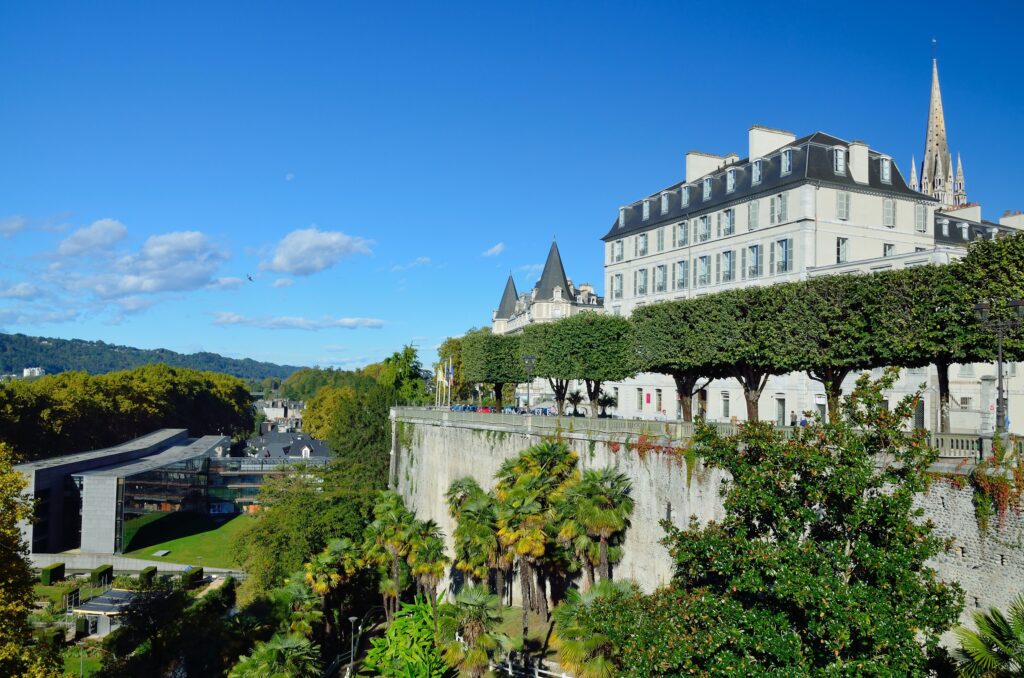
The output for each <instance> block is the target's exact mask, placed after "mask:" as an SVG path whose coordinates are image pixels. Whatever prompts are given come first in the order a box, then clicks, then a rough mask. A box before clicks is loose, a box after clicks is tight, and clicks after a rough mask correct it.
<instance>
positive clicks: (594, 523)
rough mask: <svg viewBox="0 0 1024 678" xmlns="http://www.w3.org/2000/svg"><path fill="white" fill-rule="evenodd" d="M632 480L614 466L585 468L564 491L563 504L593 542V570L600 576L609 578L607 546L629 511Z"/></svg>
mask: <svg viewBox="0 0 1024 678" xmlns="http://www.w3.org/2000/svg"><path fill="white" fill-rule="evenodd" d="M631 493H632V483H631V482H630V480H629V477H628V476H627V475H626V474H624V473H619V472H618V471H616V470H615V469H614V468H610V467H605V468H600V469H596V470H594V469H587V470H585V471H583V476H582V478H581V479H580V482H579V483H577V484H575V485H573V486H572V487H570V488H569V489H568V490H567V492H566V494H565V504H566V505H567V506H569V507H571V508H570V509H569V510H570V511H571V512H572V513H573V514H575V516H576V518H575V519H576V520H577V521H578V522H579V524H580V525H581V526H582V527H583V529H585V530H586V532H587V535H588V536H589V537H590V538H591V539H593V540H594V541H596V542H597V547H598V567H597V572H598V575H599V576H600V577H601V579H602V580H604V581H607V580H610V579H611V562H612V559H611V558H610V557H609V550H610V549H611V548H612V547H613V546H614V542H613V539H614V538H615V537H621V536H622V535H624V534H625V531H626V529H627V528H628V527H629V524H630V522H629V517H630V515H632V513H633V497H632V496H631Z"/></svg>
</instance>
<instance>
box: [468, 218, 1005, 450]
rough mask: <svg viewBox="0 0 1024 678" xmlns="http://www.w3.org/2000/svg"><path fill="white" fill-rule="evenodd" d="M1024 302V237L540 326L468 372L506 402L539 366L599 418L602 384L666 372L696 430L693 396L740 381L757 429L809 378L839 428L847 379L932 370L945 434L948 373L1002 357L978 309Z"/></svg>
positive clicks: (482, 345) (505, 341)
mask: <svg viewBox="0 0 1024 678" xmlns="http://www.w3.org/2000/svg"><path fill="white" fill-rule="evenodd" d="M1022 297H1024V235H1019V236H1014V237H1010V238H1001V239H998V240H985V241H979V242H977V243H975V244H973V245H972V246H971V248H970V250H969V252H968V254H967V256H966V257H965V258H964V259H963V260H960V261H957V262H954V263H952V264H948V265H943V266H935V265H929V266H919V267H912V268H906V269H901V270H893V271H883V272H878V273H872V274H852V275H830V276H822V277H818V278H811V279H809V280H806V281H800V282H793V283H782V284H776V285H769V286H764V287H747V288H742V289H736V290H729V291H725V292H720V293H718V294H711V295H706V296H702V297H697V298H694V299H682V300H675V301H667V302H662V303H657V304H651V305H648V306H643V307H640V308H637V309H636V310H634V311H633V315H632V317H631V318H630V319H629V320H626V319H624V318H619V317H615V316H608V315H599V314H596V313H583V314H579V315H576V316H571V317H569V318H565V319H562V320H559V321H556V322H553V323H547V324H535V325H530V326H528V327H527V328H526V329H525V331H524V332H523V333H522V334H521V335H513V336H509V335H505V336H496V335H492V334H486V333H476V334H472V335H467V336H466V337H465V339H464V342H463V361H464V368H465V375H466V379H467V380H468V381H476V382H486V383H492V384H495V386H496V389H495V395H496V396H499V397H500V386H503V385H504V384H506V383H518V382H523V381H525V380H526V379H527V374H526V368H525V366H524V362H523V356H525V355H533V356H535V357H536V366H535V368H534V370H533V372H532V375H531V376H537V377H545V378H547V379H548V380H549V382H550V384H551V387H552V390H553V391H554V393H555V398H556V401H558V405H559V411H561V409H562V407H563V403H564V400H565V397H566V390H567V388H568V385H569V383H570V382H571V381H573V380H579V381H583V382H584V383H585V384H586V387H587V395H588V396H589V398H590V401H591V403H592V407H591V413H592V414H593V415H596V413H597V407H596V405H597V399H598V397H599V396H600V395H601V385H602V384H603V383H604V382H607V381H616V380H620V379H624V378H627V377H630V376H633V375H635V374H638V373H641V372H657V373H662V374H666V375H668V376H671V377H672V378H673V379H674V381H675V384H676V389H677V391H678V395H679V398H680V400H681V402H682V410H683V416H684V418H685V419H687V420H689V419H690V417H691V399H692V397H693V396H694V395H695V394H696V393H698V392H699V391H700V390H701V389H703V388H705V387H706V386H707V385H708V384H709V383H710V382H711V381H712V380H715V379H726V378H733V379H736V380H737V381H738V382H739V383H740V385H741V386H742V388H743V391H744V398H745V400H746V405H747V418H748V420H757V419H758V409H757V405H758V400H759V399H760V396H761V392H762V391H763V389H764V387H765V384H766V383H767V381H768V378H769V377H771V376H773V375H781V374H787V373H790V372H806V373H807V374H808V376H809V377H810V378H811V379H814V380H816V381H819V382H821V384H822V385H823V386H824V389H825V393H826V397H827V400H828V410H829V413H830V417H834V416H837V415H838V410H839V399H840V396H841V395H842V383H843V381H844V379H845V378H846V377H847V376H849V375H850V374H852V373H854V372H857V371H860V370H867V369H872V368H877V367H886V366H894V367H901V368H916V367H925V366H928V365H935V367H936V368H937V370H938V375H939V395H940V411H941V427H942V430H948V427H949V367H950V365H952V364H954V363H961V364H963V363H974V362H987V361H991V360H993V359H994V357H995V353H996V338H995V335H994V334H993V333H992V332H990V331H988V330H987V329H986V328H985V327H984V326H982V325H981V324H980V323H978V322H977V321H976V320H975V318H974V306H975V304H977V303H979V302H981V301H988V300H992V301H993V308H992V316H993V318H995V319H1000V318H1009V317H1010V316H1011V315H1012V311H1013V309H1011V308H1010V307H1009V306H1008V305H1007V304H1006V301H1007V300H1010V299H1020V298H1022ZM1004 350H1005V351H1006V353H1007V355H1008V356H1009V357H1010V358H1011V359H1019V358H1020V357H1022V356H1024V334H1022V333H1021V332H1020V331H1019V330H1018V331H1015V332H1012V333H1011V334H1010V335H1009V336H1008V337H1007V338H1006V341H1005V345H1004ZM499 405H500V400H499Z"/></svg>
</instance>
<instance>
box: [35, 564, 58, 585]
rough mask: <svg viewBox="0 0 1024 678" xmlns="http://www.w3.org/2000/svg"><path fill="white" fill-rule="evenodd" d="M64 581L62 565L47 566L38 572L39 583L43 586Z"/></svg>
mask: <svg viewBox="0 0 1024 678" xmlns="http://www.w3.org/2000/svg"><path fill="white" fill-rule="evenodd" d="M63 579H64V563H54V564H53V565H47V566H46V567H44V568H43V569H41V570H40V571H39V581H40V582H42V583H43V584H44V585H45V586H50V585H52V584H56V583H57V582H59V581H62V580H63Z"/></svg>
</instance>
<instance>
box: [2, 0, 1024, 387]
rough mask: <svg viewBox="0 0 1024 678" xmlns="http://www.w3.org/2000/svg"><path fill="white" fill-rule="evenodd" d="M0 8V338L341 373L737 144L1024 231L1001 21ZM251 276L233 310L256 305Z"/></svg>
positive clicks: (594, 277)
mask: <svg viewBox="0 0 1024 678" xmlns="http://www.w3.org/2000/svg"><path fill="white" fill-rule="evenodd" d="M834 5H835V6H834V7H833V3H793V4H790V3H751V4H749V5H746V4H744V3H742V2H740V3H682V2H670V3H639V2H630V3H607V2H597V3H595V2H586V3H585V2H578V3H577V2H556V3H550V2H544V3H529V2H516V3H467V4H455V3H412V4H402V3H387V4H385V3H340V2H322V3H306V2H289V3H285V2H276V3H268V2H244V3H242V2H238V3H227V2H224V3H155V2H152V3H139V2H134V3H124V4H113V3H104V2H90V3H80V2H75V3H70V2H69V3H63V4H62V3H14V2H5V3H2V4H0V154H2V158H3V161H2V162H0V329H2V330H3V331H7V332H22V333H26V334H41V335H47V336H57V337H76V338H84V339H102V340H104V341H108V342H112V343H120V344H129V345H133V346H139V347H143V348H156V347H165V348H169V349H172V350H177V351H184V352H193V351H197V350H209V351H215V352H218V353H222V354H225V355H231V356H236V357H252V358H256V359H261V360H272V361H275V362H281V363H290V364H302V365H334V366H341V367H352V366H358V365H362V364H365V363H367V362H370V361H373V360H377V359H379V358H381V357H382V356H384V355H386V354H388V353H390V352H391V351H393V350H395V349H397V348H399V347H400V346H401V345H403V344H405V343H409V342H413V343H415V344H416V345H417V346H418V347H419V348H420V350H421V352H422V355H423V357H424V359H425V362H428V363H429V362H430V361H431V360H433V359H434V357H435V351H434V349H435V347H436V346H437V344H438V343H439V342H440V341H441V340H443V338H444V337H445V336H449V335H458V334H461V333H462V332H463V331H464V330H466V329H467V328H469V327H472V326H480V325H484V324H487V323H489V321H490V315H491V311H492V310H493V309H494V307H495V306H496V305H497V303H498V299H499V297H500V295H501V291H502V288H503V285H504V282H505V278H506V276H507V275H508V273H509V271H511V272H512V273H513V275H514V276H515V278H516V282H517V285H518V286H519V288H520V289H521V290H522V289H527V288H529V287H530V286H532V284H533V282H534V281H535V280H536V277H537V275H538V272H539V265H540V264H541V263H542V262H543V260H544V256H545V255H546V253H547V249H548V246H549V244H550V241H551V238H552V236H557V238H558V243H559V246H560V249H561V251H562V255H563V258H564V260H565V264H566V268H567V272H568V274H569V276H570V277H571V278H573V280H574V281H576V282H577V283H580V282H593V283H595V284H597V285H598V287H599V289H600V288H603V285H602V282H601V277H602V276H601V262H602V256H601V252H602V250H601V242H600V240H599V238H600V236H601V235H603V234H604V233H605V232H606V230H607V228H608V226H609V225H610V224H611V222H612V221H613V220H614V219H615V217H616V211H617V209H618V206H619V205H621V204H624V203H627V202H631V201H633V200H636V199H637V198H639V197H642V196H643V195H646V194H649V193H651V192H653V191H655V190H657V189H659V188H661V187H662V186H665V185H667V184H669V183H671V182H673V181H678V180H679V179H680V178H681V177H682V174H683V162H684V154H685V152H686V151H687V150H690V149H699V150H704V151H708V152H713V153H726V152H731V151H735V152H738V153H739V154H740V155H741V156H743V155H745V149H746V139H747V129H748V128H749V127H750V125H752V124H763V125H769V126H773V127H781V128H784V129H789V130H792V131H794V132H796V133H797V134H798V135H803V134H807V133H810V132H813V131H816V130H823V131H827V132H830V133H832V134H835V135H837V136H840V137H843V138H847V139H851V138H859V139H863V140H865V141H866V142H867V143H868V144H869V145H870V146H871V147H872V148H876V149H879V150H882V151H883V152H887V153H890V154H891V155H893V157H894V158H895V159H896V161H897V165H898V167H899V168H900V169H901V170H902V171H904V173H908V172H909V167H908V166H909V162H910V156H911V154H916V155H917V157H918V159H919V160H920V157H921V152H922V149H923V146H924V137H925V121H926V116H927V107H928V92H929V84H930V75H931V73H930V70H931V63H930V58H931V47H930V40H931V38H932V36H933V35H934V36H935V37H936V38H937V39H938V56H939V72H940V77H941V80H942V90H943V99H944V104H945V113H946V123H947V130H948V133H949V141H950V146H951V150H952V151H953V153H954V154H955V153H957V152H960V153H962V155H963V160H964V170H965V174H966V178H967V189H968V195H969V197H970V198H971V199H972V200H976V201H979V202H981V203H982V205H983V208H984V214H985V216H986V218H990V219H995V218H997V217H998V216H999V215H1001V214H1002V213H1003V211H1004V210H1006V209H1024V195H1022V193H1021V189H1020V183H1021V177H1022V176H1024V173H1022V170H1021V158H1022V157H1024V133H1022V130H1021V123H1022V122H1024V114H1022V113H1021V111H1024V87H1022V84H1024V83H1022V79H1024V76H1022V75H1021V74H1022V70H1021V66H1020V57H1019V48H1018V47H1017V46H1016V45H1017V44H1018V40H1019V28H1020V26H1021V24H1022V20H1024V9H1022V7H1024V6H1022V5H1021V4H1020V3H1012V2H1001V3H977V4H975V5H971V4H968V3H955V4H949V5H948V6H943V4H942V3H937V2H930V3H920V4H912V3H893V2H887V3H878V4H865V5H861V4H857V5H853V4H850V3H834ZM250 276H251V277H252V281H250V280H249V279H248V278H249V277H250Z"/></svg>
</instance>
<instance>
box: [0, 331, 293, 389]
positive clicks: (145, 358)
mask: <svg viewBox="0 0 1024 678" xmlns="http://www.w3.org/2000/svg"><path fill="white" fill-rule="evenodd" d="M155 363H163V364H165V365H171V366H172V367H183V368H187V369H192V370H202V371H208V372H220V373H223V374H230V375H231V376H234V377H238V378H239V379H252V380H259V379H263V378H264V377H277V378H279V379H283V378H285V377H287V376H288V375H289V374H291V373H292V372H294V371H295V370H296V369H298V368H296V367H293V366H290V365H275V364H274V363H264V362H258V361H255V360H251V359H249V358H245V359H244V360H238V359H235V358H225V357H224V356H222V355H217V354H216V353H207V352H201V353H191V354H183V353H175V352H174V351H168V350H167V349H163V348H159V349H155V350H146V349H141V348H132V347H130V346H117V345H115V344H108V343H105V342H102V341H84V340H82V339H55V338H52V337H29V336H26V335H24V334H2V333H0V374H6V373H11V372H19V373H20V371H21V369H22V368H23V367H36V366H38V367H43V368H45V369H46V371H47V373H48V374H56V373H58V372H73V371H82V372H88V373H90V374H103V373H106V372H114V371H117V370H131V369H135V368H137V367H142V366H144V365H152V364H155Z"/></svg>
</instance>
